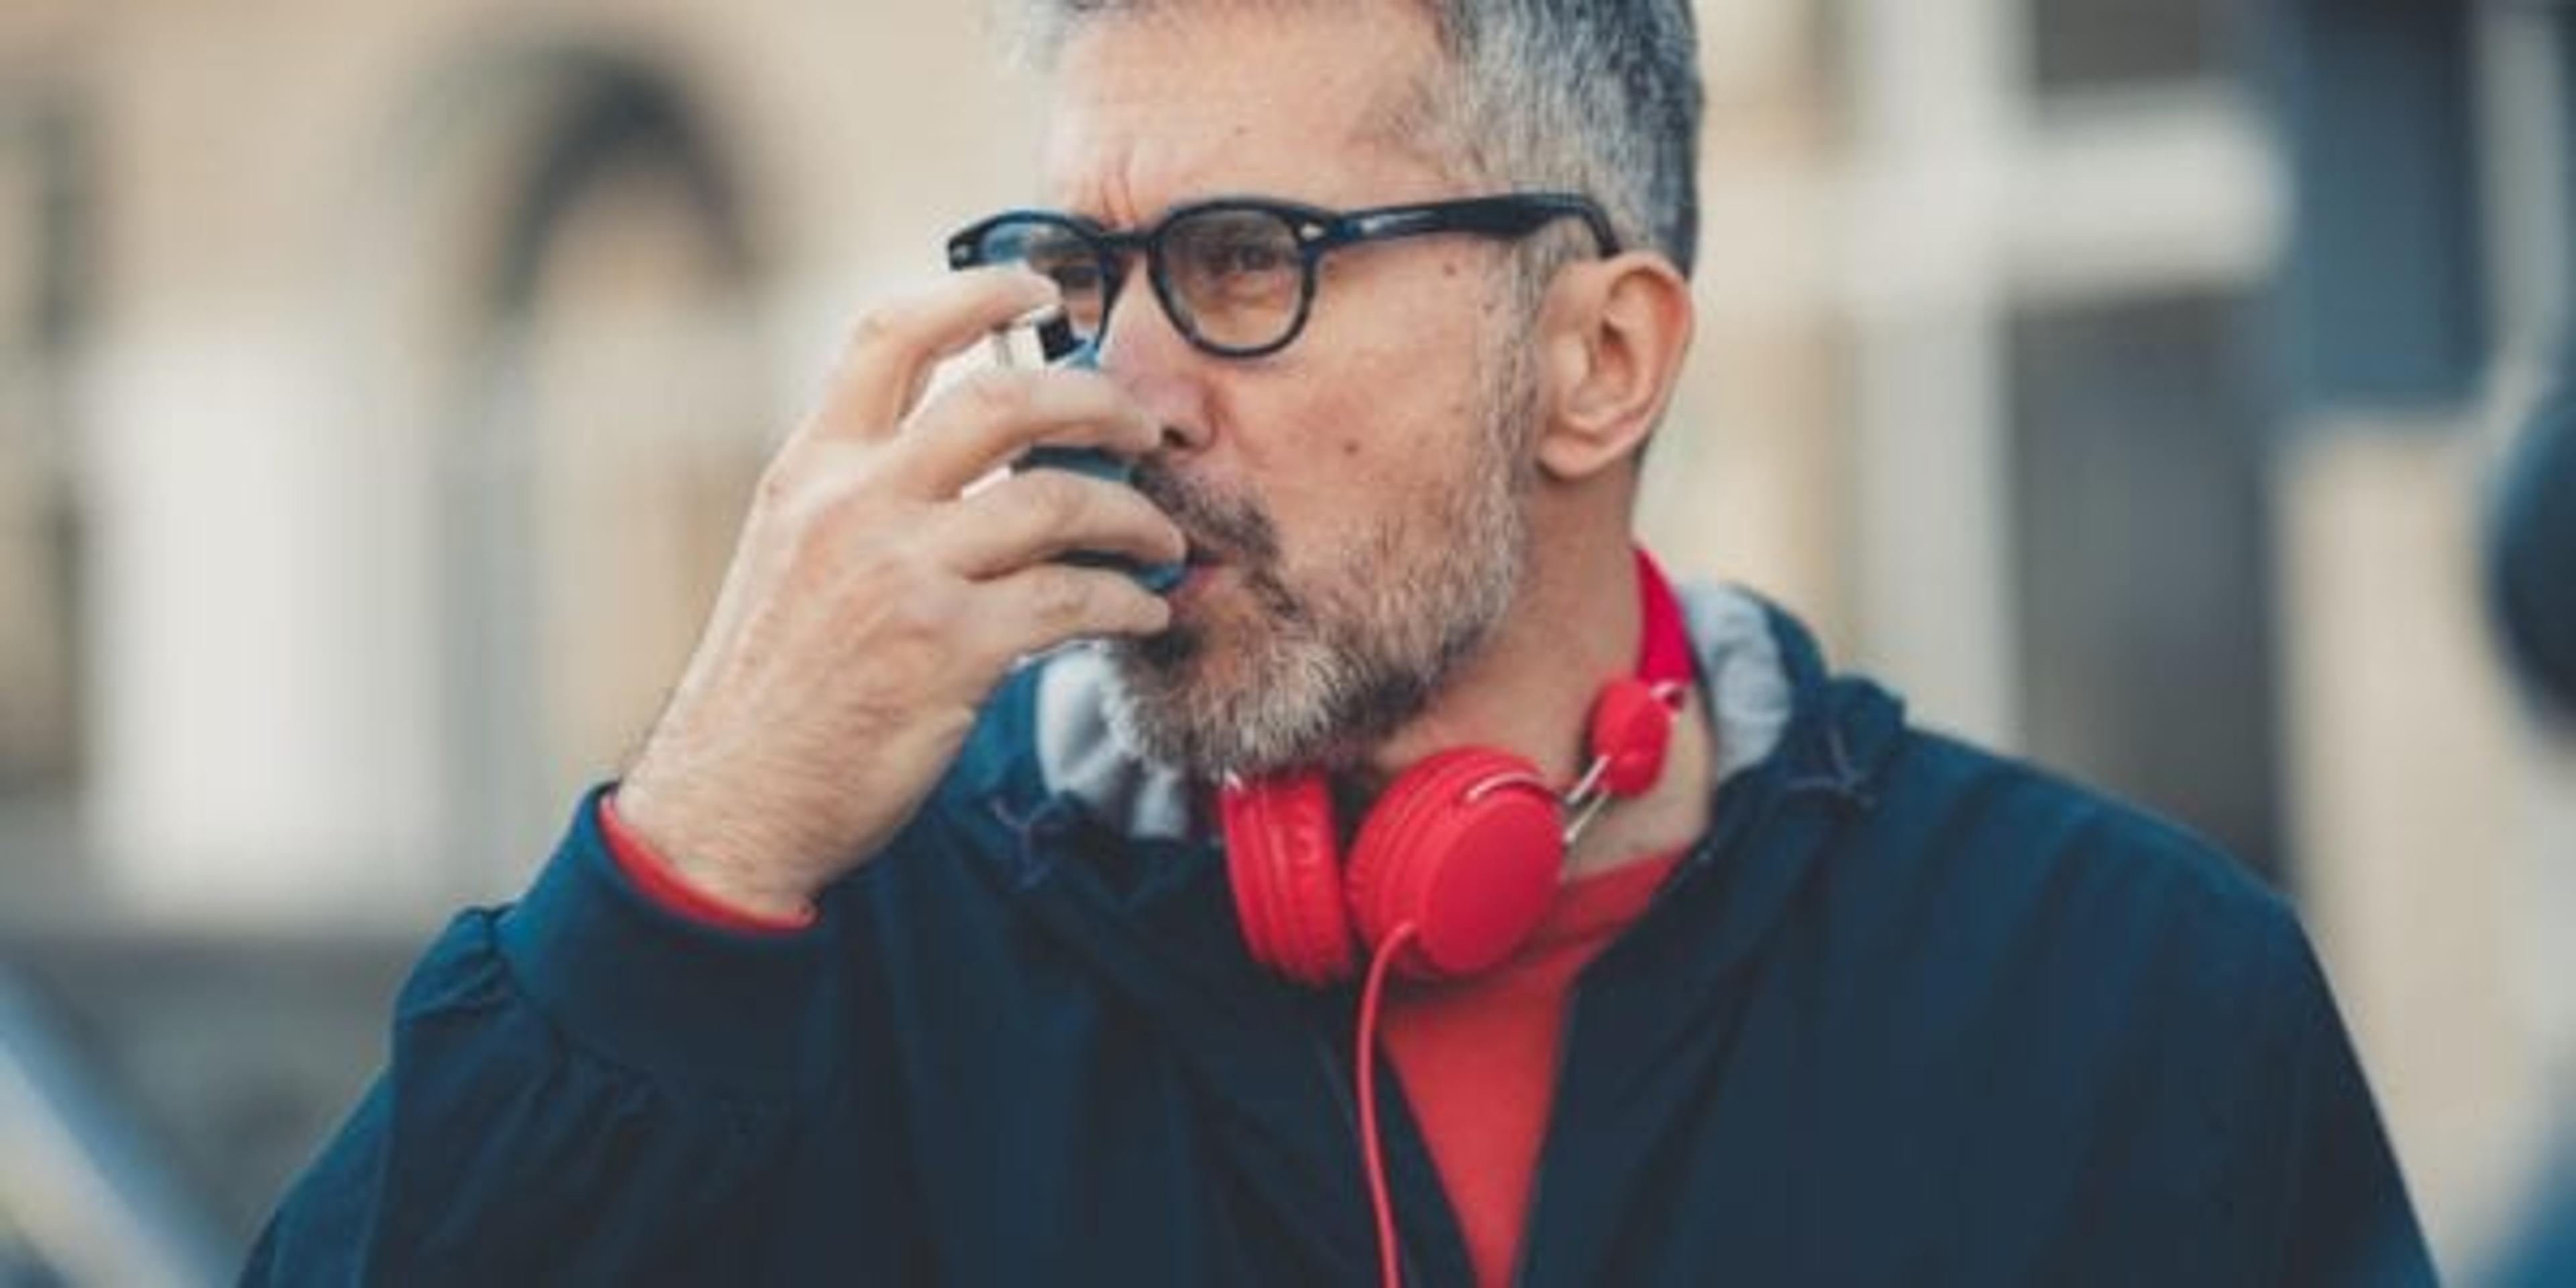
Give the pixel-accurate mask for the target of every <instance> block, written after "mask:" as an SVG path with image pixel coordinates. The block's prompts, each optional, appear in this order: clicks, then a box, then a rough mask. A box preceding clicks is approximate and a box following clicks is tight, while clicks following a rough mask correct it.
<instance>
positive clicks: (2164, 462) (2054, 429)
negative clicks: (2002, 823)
mask: <svg viewBox="0 0 2576 1288" xmlns="http://www.w3.org/2000/svg"><path fill="white" fill-rule="evenodd" d="M2256 328H2257V321H2256V316H2255V311H2254V308H2253V306H2252V305H2251V303H2250V302H2249V300H2248V299H2247V298H2246V297H2243V296H2240V295H2235V294H2230V293H2225V292H2198V291H2178V292H2176V293H2173V294H2166V295H2156V296H2149V297H2144V298H2129V299H2118V300H2109V301H2100V302H2087V303H2083V304H2077V305H2071V306H2056V307H2050V308H2044V309H2040V308H2034V309H2025V310H2023V311H2020V312H2019V313H2017V314H2016V315H2015V317H2014V318H2013V322H2012V330H2011V346H2012V347H2011V388H2012V399H2013V402H2012V411H2013V468H2014V470H2015V473H2016V475H2017V477H2016V479H2015V485H2014V488H2013V495H2014V498H2015V501H2014V504H2015V509H2016V514H2015V516H2014V518H2015V527H2016V531H2015V534H2014V537H2015V540H2014V543H2013V545H2014V549H2015V551H2016V552H2017V558H2018V560H2019V568H2018V576H2017V589H2018V591H2019V599H2020V616H2021V642H2022V647H2021V654H2022V657H2023V659H2024V681H2023V682H2024V684H2025V685H2026V686H2027V687H2026V690H2025V692H2024V695H2023V697H2024V710H2025V711H2026V713H2027V718H2028V730H2029V751H2030V753H2031V754H2032V755H2033V756H2034V757H2035V758H2036V759H2038V760H2039V761H2041V762H2042V763H2045V764H2049V765H2053V766H2059V767H2062V768H2064V769H2066V770H2067V771H2069V772H2071V773H2074V774H2076V775H2077V776H2079V777H2081V778H2084V779H2086V780H2088V781H2091V782H2094V783H2097V784H2100V785H2102V786H2104V787H2107V788H2110V789H2112V790H2113V791H2115V792H2117V793H2119V794H2121V795H2123V796H2127V797H2130V798H2132V799H2136V800H2139V801H2142V802H2144V803H2146V804H2147V805H2148V806H2149V807H2151V808H2154V809H2157V810H2159V811H2162V812H2164V813H2166V814H2169V815H2172V816H2174V817H2177V818H2179V819H2181V820H2182V821H2183V822H2184V823H2186V824H2187V825H2189V826H2190V827H2192V828H2193V829H2195V830H2197V831H2199V832H2201V833H2202V834H2204V835H2207V836H2210V837H2213V838H2215V839H2216V840H2217V841H2219V842H2220V843H2221V844H2223V845H2225V846H2226V847H2227V848H2228V849H2230V850H2231V851H2233V852H2234V853H2235V854H2237V855H2238V856H2239V857H2241V858H2244V859H2246V860H2248V861H2250V862H2251V863H2253V864H2254V865H2255V866H2256V867H2257V868H2258V869H2262V870H2263V871H2265V872H2266V874H2267V875H2271V876H2273V877H2275V878H2276V879H2277V878H2278V877H2279V875H2280V874H2279V873H2278V872H2277V871H2275V870H2274V865H2275V863H2276V861H2277V858H2276V856H2277V855H2278V854H2279V853H2280V848H2281V846H2280V839H2281V838H2280V823H2279V818H2278V814H2279V803H2278V800H2277V798H2276V792H2275V786H2274V784H2275V781H2276V778H2277V767H2276V764H2275V759H2276V758H2275V753H2274V746H2273V743H2274V730H2273V713H2274V711H2275V710H2276V707H2277V704H2276V702H2275V700H2274V694H2273V684H2272V673H2273V668H2272V639H2271V622H2270V619H2269V616H2268V611H2267V605H2269V604H2270V603H2272V602H2273V597H2272V595H2271V588H2270V570H2271V568H2272V556H2271V551H2270V542H2269V537H2268V533H2269V531H2270V524H2269V521H2268V518H2267V513H2266V509H2265V504H2266V503H2265V497H2266V495H2267V494H2266V492H2265V488H2264V482H2265V480H2264V454H2263V446H2264V442H2263V440H2264V435H2263V432H2262V430H2263V424H2264V419H2263V408H2264V406H2265V405H2266V402H2267V399H2266V397H2265V394H2264V387H2265V386H2264V381H2263V372H2264V371H2265V366H2264V364H2263V363H2262V362H2261V361H2260V360H2259V359H2260V354H2259V352H2258V351H2257V349H2256V347H2255V344H2254V336H2255V335H2256V334H2257V329H2256Z"/></svg>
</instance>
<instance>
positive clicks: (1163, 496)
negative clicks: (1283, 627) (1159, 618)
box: [1128, 460, 1279, 568]
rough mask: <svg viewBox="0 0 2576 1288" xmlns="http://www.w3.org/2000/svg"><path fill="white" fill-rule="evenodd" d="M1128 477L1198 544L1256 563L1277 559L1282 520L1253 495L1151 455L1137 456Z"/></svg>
mask: <svg viewBox="0 0 2576 1288" xmlns="http://www.w3.org/2000/svg"><path fill="white" fill-rule="evenodd" d="M1128 482H1129V484H1130V485H1131V486H1133V487H1134V488H1135V489H1136V490H1137V491H1139V492H1142V493H1144V494H1145V499H1146V500H1148V501H1151V502H1153V503H1154V505H1155V508H1157V509H1160V510H1161V511H1162V512H1163V513H1164V514H1166V515H1168V516H1170V517H1171V520H1172V522H1173V523H1175V524H1177V525H1179V527H1180V529H1181V532H1182V534H1183V535H1185V536H1187V537H1188V538H1189V540H1190V545H1191V546H1192V547H1193V548H1194V549H1195V550H1199V551H1205V552H1207V553H1210V554H1213V555H1215V556H1216V557H1218V558H1220V559H1223V560H1225V561H1226V562H1229V563H1241V564H1247V565H1252V566H1254V567H1263V568H1266V567H1269V566H1271V565H1272V564H1275V563H1276V562H1277V561H1278V558H1279V529H1278V526H1277V525H1276V524H1274V523H1272V522H1271V519H1270V513H1269V511H1267V510H1264V509H1262V508H1261V503H1260V502H1258V501H1255V500H1253V499H1252V498H1251V497H1249V496H1241V495H1229V494H1227V493H1223V492H1220V491H1218V490H1217V489H1215V488H1213V487H1210V486H1208V485H1207V484H1205V483H1202V482H1199V481H1197V480H1195V479H1191V478H1187V477H1185V476H1183V475H1181V474H1178V473H1175V472H1174V471H1173V470H1172V469H1171V468H1170V467H1169V466H1166V465H1163V464H1161V463H1159V462H1157V461H1152V460H1146V461H1140V462H1138V463H1137V465H1136V469H1135V473H1134V475H1133V477H1131V478H1130V479H1129V480H1128Z"/></svg>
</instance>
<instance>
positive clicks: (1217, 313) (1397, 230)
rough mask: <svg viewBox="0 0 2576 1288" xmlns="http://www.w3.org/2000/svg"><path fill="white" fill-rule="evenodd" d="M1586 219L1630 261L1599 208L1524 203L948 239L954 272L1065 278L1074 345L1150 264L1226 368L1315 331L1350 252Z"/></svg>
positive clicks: (1217, 210)
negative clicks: (1328, 260)
mask: <svg viewBox="0 0 2576 1288" xmlns="http://www.w3.org/2000/svg"><path fill="white" fill-rule="evenodd" d="M1560 219H1579V220H1581V221H1583V225H1584V227H1585V228H1587V229H1589V230H1590V231H1591V233H1592V240H1593V242H1594V243H1595V244H1596V245H1597V246H1598V247H1599V248H1600V252H1601V254H1603V255H1605V256H1606V255H1615V254H1617V253H1619V239H1618V237H1617V235H1616V234H1614V233H1613V232H1612V231H1611V229H1610V217H1609V215H1607V214H1605V213H1604V212H1603V211H1602V209H1601V206H1600V204H1599V203H1597V202H1595V201H1593V200H1592V199H1591V198H1589V197H1585V196H1580V195H1577V194H1574V193H1564V192H1517V193H1504V194H1499V195H1495V196H1488V197H1467V198H1463V199H1460V200H1455V201H1432V202H1423V203H1420V204H1417V205H1406V206H1378V207H1374V208H1371V209H1367V210H1347V211H1335V210H1321V209H1317V208H1316V207H1313V206H1302V205H1298V204H1296V203H1295V202H1288V201H1271V200H1266V199H1263V198H1258V197H1225V198H1219V199H1217V200H1213V201H1201V202H1193V203H1191V204H1189V205H1186V206H1180V207H1177V208H1175V209H1173V210H1171V211H1170V212H1168V213H1166V214H1165V215H1164V216H1163V217H1162V218H1161V219H1159V220H1157V221H1155V222H1154V223H1153V224H1151V225H1150V226H1148V227H1144V228H1138V229H1132V230H1129V231H1124V232H1120V231H1112V230H1110V229H1106V228H1103V227H1101V226H1100V225H1098V224H1096V223H1093V222H1092V221H1090V220H1088V219H1084V218H1082V217H1081V216H1079V215H1069V214H1063V213H1060V212H1057V211H1050V210H1013V211H1006V212H1004V213H1002V214H998V215H995V216H993V217H992V218H990V219H986V220H984V221H982V222H980V223H977V224H974V225H972V226H971V227H968V228H966V229H964V230H963V231H960V232H958V233H957V234H956V235H954V236H952V237H950V238H949V239H948V266H949V267H950V268H976V267H981V266H984V265H988V264H1018V265H1023V266H1025V267H1027V268H1030V269H1033V270H1035V271H1037V272H1040V273H1043V274H1045V275H1046V276H1048V277H1051V278H1054V279H1055V283H1056V285H1057V287H1058V288H1059V289H1061V290H1062V291H1063V292H1064V304H1065V312H1066V314H1067V315H1068V317H1069V318H1070V320H1071V321H1072V323H1073V329H1074V332H1075V338H1076V339H1078V340H1081V341H1084V342H1088V341H1092V340H1096V339H1098V338H1099V336H1100V332H1101V328H1102V327H1104V326H1106V325H1107V324H1108V320H1109V310H1110V309H1111V308H1112V307H1113V306H1115V305H1116V304H1117V302H1118V288H1119V286H1120V285H1121V283H1122V282H1123V281H1124V280H1125V277H1126V271H1127V262H1128V257H1130V256H1132V255H1138V254H1141V255H1143V256H1144V257H1145V276H1146V279H1147V280H1148V281H1150V282H1152V283H1153V284H1154V296H1155V298H1156V299H1158V300H1160V301H1161V302H1162V305H1163V312H1164V313H1165V315H1167V316H1169V317H1170V318H1171V319H1172V324H1173V325H1174V326H1177V327H1179V328H1180V331H1181V334H1182V335H1184V336H1186V337H1188V338H1189V341H1190V343H1192V344H1194V345H1196V346H1198V347H1199V348H1200V349H1202V350H1205V351H1206V352H1209V353H1213V354H1216V355H1218V356H1220V357H1227V358H1258V357H1261V356H1262V355H1264V354H1270V353H1277V352H1278V351H1279V350H1281V349H1283V348H1286V347H1287V346H1288V342H1289V341H1291V340H1294V339H1296V338H1297V333H1298V332H1300V331H1302V330H1304V329H1305V327H1306V315H1307V313H1308V312H1309V311H1311V310H1312V309H1313V307H1314V303H1315V266H1316V264H1318V263H1319V262H1321V261H1322V260H1323V258H1324V256H1325V255H1326V254H1327V253H1329V252H1331V251H1335V250H1339V249H1341V248H1342V247H1344V246H1356V245H1358V244H1360V243H1362V242H1372V241H1384V240H1386V239H1388V238H1392V237H1421V236H1427V235H1429V234H1433V233H1470V234H1474V235H1477V236H1483V237H1500V238H1520V237H1527V236H1529V235H1530V234H1532V233H1535V232H1537V231H1538V230H1540V229H1542V228H1545V227H1546V226H1548V225H1549V224H1552V223H1554V222H1556V221H1557V220H1560Z"/></svg>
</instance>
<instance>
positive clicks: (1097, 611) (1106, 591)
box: [973, 563, 1172, 658]
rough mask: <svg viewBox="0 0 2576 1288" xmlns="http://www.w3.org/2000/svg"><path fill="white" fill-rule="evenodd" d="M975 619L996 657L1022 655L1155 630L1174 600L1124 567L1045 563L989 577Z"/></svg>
mask: <svg viewBox="0 0 2576 1288" xmlns="http://www.w3.org/2000/svg"><path fill="white" fill-rule="evenodd" d="M978 591H979V595H980V602H979V604H978V607H977V611H976V612H975V613H974V614H973V620H974V622H975V623H976V627H977V629H978V630H979V631H981V632H983V634H982V637H981V643H982V645H983V647H984V648H985V649H987V650H988V656H992V657H1004V658H1008V657H1019V656H1022V655H1025V654H1029V653H1036V652H1040V651H1043V650H1046V649H1051V648H1054V647H1056V646H1057V645H1059V644H1066V643H1070V642H1072V641H1074V640H1078V639H1091V638H1096V637H1099V636H1103V635H1152V634H1156V633H1158V632H1160V631H1162V630H1164V629H1165V628H1166V627H1169V626H1170V625H1171V623H1172V609H1171V606H1170V605H1168V604H1166V603H1164V602H1163V600H1162V598H1161V597H1160V596H1158V595H1155V594H1154V593H1153V592H1151V591H1148V590H1146V589H1145V588H1143V587H1141V586H1138V585H1137V584H1136V583H1135V581H1134V579H1132V578H1130V577H1129V576H1128V575H1127V574H1125V573H1123V572H1118V571H1115V570H1113V569H1106V568H1084V567H1078V566H1076V565H1073V564H1060V563H1042V564H1036V565H1033V566H1031V567H1027V568H1023V569H1021V570H1020V571H1018V572H1015V573H1012V574H1010V575H1009V576H1006V577H1000V578H996V579H994V580H992V581H987V582H983V583H981V584H980V585H979V587H978Z"/></svg>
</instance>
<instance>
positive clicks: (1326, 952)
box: [1217, 772, 1358, 988]
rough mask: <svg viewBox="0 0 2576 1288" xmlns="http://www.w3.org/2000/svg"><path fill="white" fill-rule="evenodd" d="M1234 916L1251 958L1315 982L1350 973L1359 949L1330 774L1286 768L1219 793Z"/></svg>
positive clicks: (1301, 980)
mask: <svg viewBox="0 0 2576 1288" xmlns="http://www.w3.org/2000/svg"><path fill="white" fill-rule="evenodd" d="M1217 811H1218V816H1219V818H1220V820H1221V824H1222V826H1223V827H1224V829H1225V867H1226V875H1227V878H1228V880H1229V882H1230V883H1231V884H1232V886H1233V888H1234V914H1235V920H1236V921H1237V922H1238V923H1239V924H1240V925H1241V926H1242V928H1243V942H1244V946H1245V947H1246V948H1248V949H1249V950H1251V953H1252V956H1253V959H1254V960H1255V961H1258V962H1260V963H1261V964H1262V965H1264V966H1267V967H1269V968H1270V969H1272V970H1275V971H1277V972H1279V973H1280V974H1282V975H1285V976H1287V977H1288V978H1290V979H1292V980H1295V981H1296V982H1298V983H1300V984H1304V985H1307V986H1308V987H1310V988H1322V987H1325V986H1326V985H1329V984H1334V983H1338V982H1340V981H1342V980H1345V979H1348V978H1350V977H1351V976H1352V975H1353V974H1355V973H1356V972H1357V970H1358V947H1357V944H1356V943H1355V942H1354V941H1353V938H1352V934H1351V921H1350V913H1349V911H1348V906H1347V903H1346V902H1345V900H1344V898H1343V894H1342V872H1341V861H1340V857H1339V856H1338V855H1337V854H1336V853H1335V852H1334V851H1335V833H1334V825H1333V795H1332V791H1331V788H1330V786H1329V785H1328V784H1327V783H1326V781H1325V778H1324V775H1323V774H1321V773H1317V772H1301V773H1294V774H1285V775H1281V776H1278V777H1275V778H1266V779H1262V780H1260V781H1258V782H1253V783H1248V784H1242V785H1238V786H1233V787H1228V788H1226V789H1224V790H1223V791H1221V792H1219V793H1218V795H1217Z"/></svg>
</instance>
